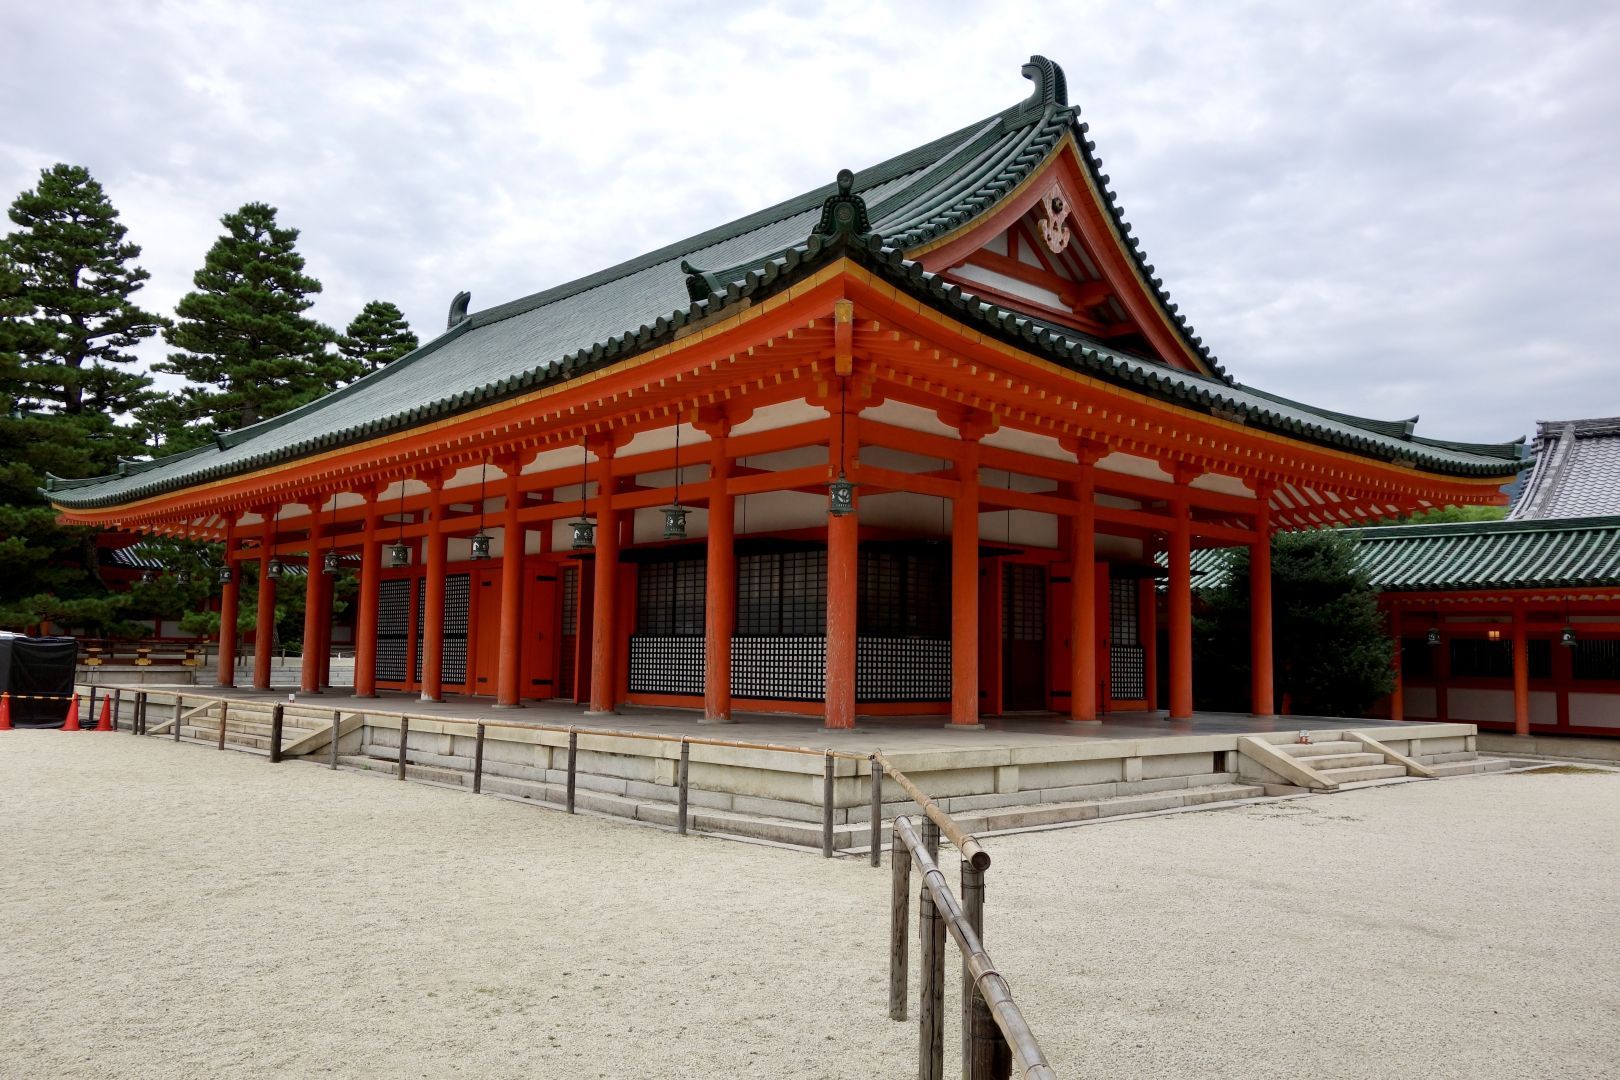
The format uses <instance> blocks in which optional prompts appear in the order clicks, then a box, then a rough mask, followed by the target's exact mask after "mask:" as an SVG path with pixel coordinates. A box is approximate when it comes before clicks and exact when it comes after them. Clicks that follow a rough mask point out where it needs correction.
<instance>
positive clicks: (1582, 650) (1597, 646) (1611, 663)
mask: <svg viewBox="0 0 1620 1080" xmlns="http://www.w3.org/2000/svg"><path fill="white" fill-rule="evenodd" d="M1559 648H1563V646H1559ZM1571 659H1572V661H1573V663H1574V669H1575V677H1576V678H1577V679H1620V640H1615V639H1613V638H1607V639H1605V638H1580V639H1577V640H1576V642H1575V655H1574V656H1573V657H1572V658H1571Z"/></svg>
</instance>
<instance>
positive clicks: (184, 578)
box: [174, 570, 191, 585]
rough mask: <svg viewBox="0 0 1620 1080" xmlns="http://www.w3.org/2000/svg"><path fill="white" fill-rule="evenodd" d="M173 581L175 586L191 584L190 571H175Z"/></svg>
mask: <svg viewBox="0 0 1620 1080" xmlns="http://www.w3.org/2000/svg"><path fill="white" fill-rule="evenodd" d="M174 581H175V584H177V585H190V584H191V571H190V570H176V571H175V572H174Z"/></svg>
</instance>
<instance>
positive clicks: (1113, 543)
mask: <svg viewBox="0 0 1620 1080" xmlns="http://www.w3.org/2000/svg"><path fill="white" fill-rule="evenodd" d="M1097 555H1098V556H1099V557H1103V558H1111V559H1140V558H1142V541H1140V540H1138V539H1136V538H1135V537H1130V536H1108V535H1106V534H1104V533H1098V534H1097Z"/></svg>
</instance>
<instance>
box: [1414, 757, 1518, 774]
mask: <svg viewBox="0 0 1620 1080" xmlns="http://www.w3.org/2000/svg"><path fill="white" fill-rule="evenodd" d="M1512 767H1513V763H1512V762H1510V761H1506V760H1504V759H1502V758H1476V759H1474V760H1473V761H1445V762H1440V763H1439V764H1436V765H1430V766H1429V769H1430V770H1431V771H1432V772H1433V773H1434V775H1436V776H1477V775H1480V774H1482V773H1494V772H1505V771H1507V770H1508V769H1510V768H1512Z"/></svg>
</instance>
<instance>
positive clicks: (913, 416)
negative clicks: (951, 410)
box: [861, 401, 957, 439]
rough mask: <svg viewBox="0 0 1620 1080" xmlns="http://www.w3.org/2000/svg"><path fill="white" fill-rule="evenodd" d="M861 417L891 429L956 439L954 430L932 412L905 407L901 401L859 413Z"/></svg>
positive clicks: (886, 402) (911, 406)
mask: <svg viewBox="0 0 1620 1080" xmlns="http://www.w3.org/2000/svg"><path fill="white" fill-rule="evenodd" d="M861 416H862V417H864V418H867V419H872V420H877V421H879V422H881V423H884V424H889V425H891V426H893V427H903V428H906V429H908V430H910V431H921V432H925V433H927V434H930V435H944V436H946V437H947V438H952V439H954V438H956V437H957V431H956V429H955V428H953V427H951V426H950V425H949V424H946V423H944V422H943V421H941V420H940V418H939V416H938V415H937V414H936V413H934V412H933V411H932V410H929V409H922V408H918V407H917V406H915V405H907V404H906V403H905V402H903V401H885V402H884V403H883V404H881V405H878V406H876V407H875V408H871V409H867V410H865V411H864V412H862V413H861Z"/></svg>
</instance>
